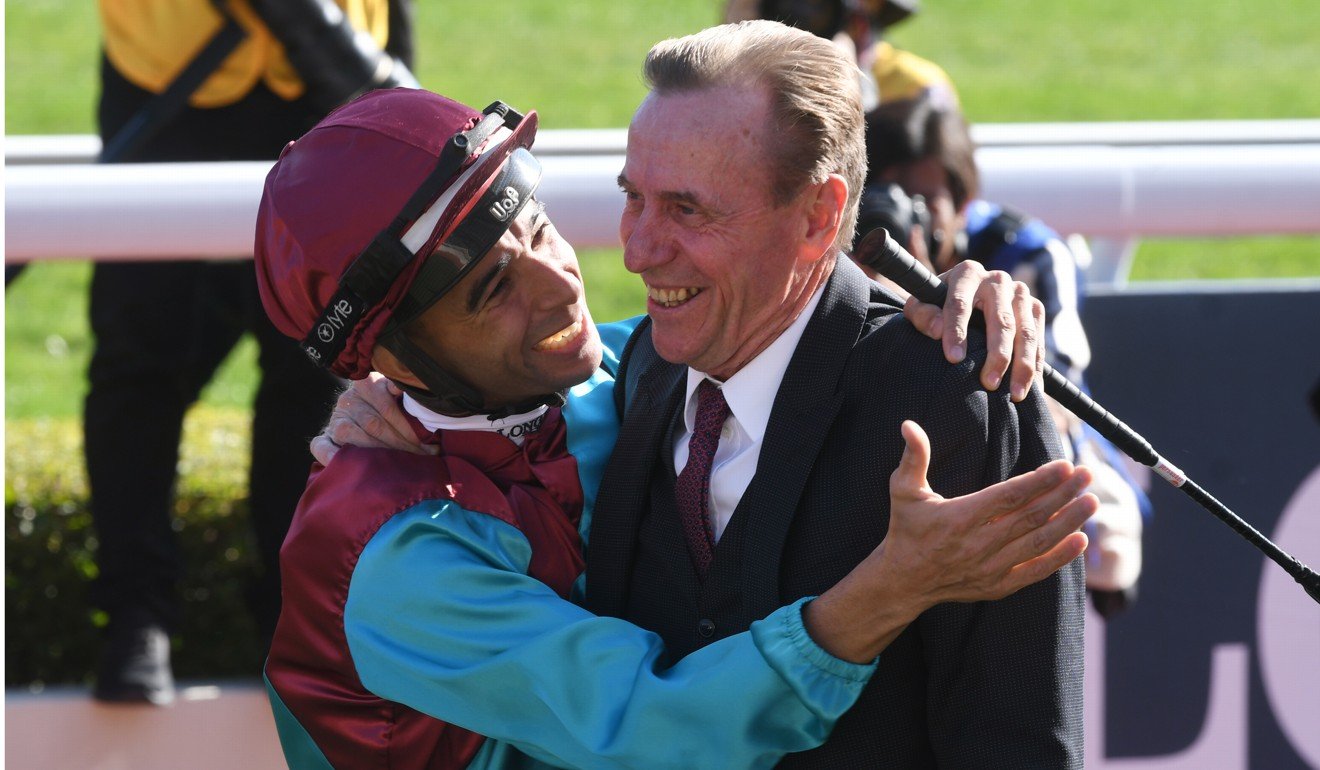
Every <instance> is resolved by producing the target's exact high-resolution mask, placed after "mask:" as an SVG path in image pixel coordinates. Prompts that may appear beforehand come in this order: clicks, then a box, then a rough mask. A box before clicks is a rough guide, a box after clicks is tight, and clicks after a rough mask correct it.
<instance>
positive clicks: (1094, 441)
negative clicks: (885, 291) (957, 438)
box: [857, 96, 1149, 616]
mask: <svg viewBox="0 0 1320 770" xmlns="http://www.w3.org/2000/svg"><path fill="white" fill-rule="evenodd" d="M866 146H867V161H868V164H869V171H868V176H867V181H866V186H865V187H864V188H863V192H862V199H861V211H860V214H859V217H858V225H857V232H858V235H859V238H860V236H861V235H864V234H865V233H867V232H869V231H870V230H872V229H874V228H876V227H884V228H886V229H887V230H889V231H890V233H891V234H892V235H893V236H894V238H895V239H897V240H898V241H899V242H900V243H902V244H904V245H906V246H907V247H908V250H909V251H911V252H912V254H913V255H914V256H916V257H917V258H918V259H920V260H921V261H923V262H925V263H926V265H927V266H928V267H931V268H932V269H933V270H934V271H935V272H943V271H945V270H948V269H949V268H950V267H952V266H953V265H955V264H957V263H959V262H962V261H964V260H968V259H970V260H975V261H977V262H980V263H981V264H983V265H984V266H985V267H986V268H987V269H990V270H1003V271H1005V272H1007V273H1009V274H1010V275H1012V276H1013V277H1014V278H1016V279H1017V280H1020V281H1022V282H1024V283H1026V284H1027V285H1028V286H1030V287H1031V293H1032V295H1033V296H1035V297H1036V298H1037V299H1039V300H1041V302H1042V303H1044V305H1045V339H1044V343H1045V351H1046V360H1047V361H1048V362H1049V364H1050V365H1051V366H1053V367H1054V368H1055V369H1057V370H1058V371H1059V372H1061V373H1062V374H1064V375H1065V376H1067V377H1068V379H1070V380H1072V381H1073V382H1075V383H1078V384H1079V385H1080V386H1082V387H1085V384H1084V379H1083V375H1084V373H1085V370H1086V366H1087V364H1088V363H1090V358H1091V350H1090V346H1089V345H1088V343H1087V340H1086V333H1085V331H1084V330H1083V328H1082V322H1081V317H1080V315H1079V302H1080V299H1081V289H1082V280H1081V274H1080V271H1079V270H1078V268H1077V264H1076V260H1075V259H1074V257H1073V254H1072V252H1071V251H1070V250H1069V249H1068V247H1067V245H1066V244H1064V242H1063V241H1062V239H1060V238H1059V236H1058V234H1057V233H1056V232H1055V231H1054V230H1052V229H1050V228H1049V227H1048V226H1046V225H1045V223H1043V222H1041V221H1040V220H1038V219H1034V218H1031V217H1027V216H1025V215H1023V214H1020V213H1018V212H1016V211H1013V210H1012V209H1009V208H1006V207H1003V206H1000V205H998V204H994V203H990V202H988V201H983V200H977V199H976V196H977V193H978V191H979V185H980V181H979V179H980V178H979V174H978V171H977V167H976V159H975V146H974V143H973V141H972V137H971V133H970V131H969V130H968V126H967V122H966V120H965V119H964V118H963V116H962V114H961V113H960V112H959V111H958V110H957V109H956V108H955V107H952V106H949V105H947V104H944V103H943V102H941V101H940V100H938V99H933V98H930V97H925V96H923V97H918V98H915V99H906V100H902V101H895V102H886V103H884V104H882V105H881V106H879V107H877V108H876V109H874V110H872V111H871V112H869V113H868V114H867V116H866ZM862 267H863V269H867V272H868V274H870V275H871V277H872V278H875V277H876V276H875V273H874V271H871V270H870V269H868V268H867V267H866V266H865V265H862ZM1049 403H1050V407H1051V412H1052V414H1053V416H1054V419H1055V423H1056V425H1057V426H1058V428H1059V432H1060V435H1061V436H1063V437H1065V438H1066V439H1067V440H1066V441H1065V442H1064V444H1065V447H1066V448H1067V449H1069V450H1071V454H1072V459H1074V460H1076V461H1077V462H1079V463H1082V464H1085V465H1086V466H1088V467H1090V468H1091V469H1092V470H1093V471H1094V472H1095V476H1096V480H1095V483H1094V485H1093V486H1092V487H1091V490H1090V491H1092V492H1093V493H1095V494H1096V495H1097V496H1098V497H1099V498H1100V500H1101V508H1100V512H1099V513H1097V514H1096V515H1095V516H1094V517H1092V519H1091V520H1090V522H1088V525H1087V532H1088V534H1089V535H1090V536H1091V543H1092V545H1091V547H1090V548H1089V549H1088V550H1087V588H1088V589H1089V592H1090V593H1091V596H1092V600H1093V603H1094V604H1095V606H1096V608H1097V610H1099V611H1100V612H1101V614H1103V615H1106V616H1108V615H1110V614H1113V613H1115V612H1118V611H1120V610H1121V609H1122V608H1123V607H1125V606H1126V605H1127V604H1128V603H1130V602H1131V601H1132V599H1133V598H1135V590H1136V580H1137V577H1138V576H1139V574H1140V572H1141V530H1142V517H1143V515H1148V508H1149V501H1148V500H1147V499H1146V496H1145V493H1144V492H1143V491H1142V490H1141V489H1140V487H1139V486H1137V485H1136V484H1135V483H1134V482H1133V481H1132V480H1131V478H1130V477H1128V476H1127V474H1126V471H1125V470H1124V469H1123V464H1122V459H1121V457H1120V456H1119V453H1118V451H1117V450H1116V449H1115V448H1114V447H1113V445H1111V444H1110V443H1109V442H1108V441H1106V440H1105V439H1104V438H1102V437H1101V436H1099V435H1098V434H1096V433H1095V432H1094V431H1093V430H1092V429H1090V428H1089V427H1088V426H1086V425H1085V423H1083V422H1081V420H1079V419H1077V418H1076V417H1075V416H1074V415H1072V414H1071V413H1069V412H1068V411H1066V410H1065V409H1063V408H1062V407H1060V406H1059V405H1058V404H1056V403H1055V402H1054V401H1053V400H1050V402H1049Z"/></svg>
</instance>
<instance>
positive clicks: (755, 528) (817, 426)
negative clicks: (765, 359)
mask: <svg viewBox="0 0 1320 770" xmlns="http://www.w3.org/2000/svg"><path fill="white" fill-rule="evenodd" d="M869 288H870V282H869V281H868V280H867V279H866V276H865V275H863V274H862V272H861V270H859V269H858V268H857V267H856V266H854V265H853V264H852V262H851V261H850V260H849V259H847V258H845V257H840V258H839V260H838V264H837V265H836V266H835V269H834V273H833V275H832V276H831V277H830V280H829V282H828V283H827V284H826V286H825V292H824V294H823V295H822V296H821V300H820V303H819V304H818V305H817V307H816V312H815V314H814V315H813V316H812V318H811V321H810V322H808V324H807V328H806V331H805V332H804V333H803V335H802V340H801V342H799V343H798V346H797V349H796V350H795V351H794V352H793V358H792V359H791V360H790V362H789V365H788V369H787V370H786V371H785V372H784V380H783V382H782V383H781V384H780V386H779V391H778V393H777V394H776V396H775V402H774V406H773V407H772V408H771V412H770V421H769V423H768V424H767V426H766V433H765V440H764V442H763V443H762V445H761V455H760V458H759V460H758V461H757V466H756V476H755V477H753V478H752V482H751V484H750V485H749V486H748V487H747V491H746V492H745V493H744V494H743V498H742V501H741V502H740V503H739V505H738V509H737V511H736V513H735V515H736V516H745V517H749V518H748V520H747V521H746V522H745V524H746V532H747V540H746V542H747V545H746V549H745V550H744V557H743V601H744V602H745V604H746V607H747V609H748V611H749V612H750V613H751V617H764V616H765V615H767V614H769V613H770V612H773V611H774V610H775V609H777V608H778V607H779V606H780V605H781V604H783V602H782V601H781V597H780V595H779V564H780V557H781V555H782V553H783V550H784V543H785V541H786V540H787V538H788V531H789V528H790V526H791V525H792V523H793V517H794V515H795V514H796V512H797V509H798V506H799V501H800V500H801V497H802V490H803V489H804V488H805V486H806V483H807V478H808V476H810V474H811V469H812V467H813V465H814V464H815V461H816V458H817V456H818V455H819V454H820V451H821V447H822V445H823V444H824V443H825V437H826V436H827V435H828V434H829V431H830V428H831V426H832V425H833V424H834V419H835V416H836V415H837V414H838V412H839V407H840V406H841V405H842V403H843V394H842V392H841V391H840V389H839V387H838V380H839V376H840V375H841V374H842V372H843V368H844V365H845V364H846V363H847V361H848V357H849V355H850V354H851V352H852V348H853V345H854V344H856V342H857V339H858V337H859V336H860V334H861V330H862V324H863V323H864V322H865V320H866V313H867V303H868V297H869Z"/></svg>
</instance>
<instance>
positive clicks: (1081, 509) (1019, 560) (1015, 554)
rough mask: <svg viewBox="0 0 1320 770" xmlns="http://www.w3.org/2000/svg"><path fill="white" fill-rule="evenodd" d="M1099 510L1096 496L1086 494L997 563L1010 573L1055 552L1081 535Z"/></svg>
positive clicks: (1006, 551) (1005, 550)
mask: <svg viewBox="0 0 1320 770" xmlns="http://www.w3.org/2000/svg"><path fill="white" fill-rule="evenodd" d="M1099 507H1100V501H1099V499H1098V498H1096V496H1095V495H1092V494H1085V495H1082V496H1081V497H1078V498H1077V499H1075V500H1073V501H1071V502H1069V503H1068V504H1067V505H1065V506H1063V508H1061V509H1060V510H1059V512H1058V514H1056V515H1055V516H1054V517H1053V518H1051V519H1050V520H1049V521H1047V522H1046V523H1045V524H1043V525H1041V526H1040V527H1038V528H1036V529H1033V530H1031V531H1030V532H1027V533H1026V534H1024V535H1022V536H1021V537H1019V538H1017V539H1016V540H1014V541H1012V542H1011V543H1009V544H1008V545H1006V546H1004V548H1003V550H1001V551H1000V553H999V556H998V558H997V559H996V561H997V562H998V563H999V564H1000V565H1001V566H1002V567H1003V568H1004V569H1007V570H1010V571H1011V570H1012V569H1013V568H1015V567H1014V565H1019V564H1025V563H1027V562H1029V561H1032V560H1033V559H1036V558H1039V557H1040V556H1042V555H1044V554H1047V553H1050V552H1052V551H1053V550H1054V549H1055V548H1056V547H1057V546H1058V545H1059V544H1060V543H1062V542H1064V541H1065V540H1067V539H1068V538H1069V537H1070V536H1071V535H1073V534H1074V533H1076V532H1078V531H1079V530H1080V529H1081V528H1082V525H1083V524H1085V523H1086V520H1087V519H1089V518H1090V517H1091V516H1092V515H1094V514H1095V512H1096V511H1097V510H1098V509H1099Z"/></svg>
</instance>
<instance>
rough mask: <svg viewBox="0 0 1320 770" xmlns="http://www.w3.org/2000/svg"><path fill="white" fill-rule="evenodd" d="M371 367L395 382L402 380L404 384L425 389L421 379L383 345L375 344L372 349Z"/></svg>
mask: <svg viewBox="0 0 1320 770" xmlns="http://www.w3.org/2000/svg"><path fill="white" fill-rule="evenodd" d="M371 368H372V369H375V370H376V371H378V372H380V373H381V374H383V375H385V376H386V377H389V378H390V379H391V380H394V381H395V382H402V383H404V384H405V385H412V386H413V387H415V388H422V389H423V390H425V389H426V386H425V385H423V384H422V381H421V380H419V379H417V377H416V376H415V375H414V374H413V373H412V370H411V369H409V368H408V367H407V366H404V364H403V362H402V361H400V360H399V359H398V358H397V357H395V355H394V354H393V353H391V352H390V351H389V350H387V349H386V348H385V347H384V346H383V345H377V346H376V347H375V348H373V349H372V351H371Z"/></svg>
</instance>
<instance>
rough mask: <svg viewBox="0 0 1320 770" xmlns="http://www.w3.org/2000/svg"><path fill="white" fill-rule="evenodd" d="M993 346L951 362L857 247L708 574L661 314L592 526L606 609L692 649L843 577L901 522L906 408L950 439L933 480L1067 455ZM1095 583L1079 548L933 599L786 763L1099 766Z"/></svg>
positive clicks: (1018, 468) (996, 473) (632, 375)
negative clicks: (1003, 591)
mask: <svg viewBox="0 0 1320 770" xmlns="http://www.w3.org/2000/svg"><path fill="white" fill-rule="evenodd" d="M984 357H985V351H984V346H983V345H981V346H977V345H975V344H974V345H973V349H972V351H971V353H970V354H969V356H968V360H967V361H964V362H963V363H962V364H960V365H957V366H954V365H950V364H948V363H947V362H946V361H945V360H944V358H943V355H942V353H941V351H940V346H939V343H938V342H936V341H934V340H930V339H928V338H926V337H924V336H923V335H921V334H920V333H918V332H917V331H916V330H915V329H913V328H912V327H911V326H910V325H909V324H908V323H907V321H906V320H905V319H903V317H902V315H901V314H900V313H899V308H898V305H897V301H896V300H895V299H894V298H893V297H892V295H890V294H888V293H887V292H885V291H884V290H883V289H880V288H878V287H877V286H876V285H875V284H873V283H872V282H870V281H868V280H867V279H866V278H865V276H864V275H862V273H861V272H860V271H859V270H858V269H857V268H856V267H855V266H853V265H852V263H851V262H850V261H848V260H846V259H842V258H841V259H840V260H839V264H838V265H837V266H836V268H835V270H834V274H833V276H832V277H831V278H830V280H829V282H828V284H827V286H826V288H825V291H824V294H823V296H822V298H821V301H820V303H819V305H818V307H817V309H816V312H815V314H814V316H813V317H812V319H811V321H810V322H809V325H808V326H807V329H806V332H805V334H804V335H803V338H802V341H801V342H800V343H799V345H798V347H797V350H796V351H795V353H794V355H793V358H792V361H791V363H790V364H789V367H788V370H787V372H786V373H785V376H784V379H783V382H782V384H781V385H780V387H779V390H778V393H777V395H776V397H775V402H774V407H773V411H772V413H771V418H770V423H769V426H768V429H767V432H766V436H765V440H764V445H763V447H762V450H761V455H760V459H759V463H758V466H757V472H756V476H755V478H754V479H753V480H752V482H751V484H750V486H749V487H748V489H747V492H746V493H745V494H744V496H743V498H742V501H741V503H740V504H739V506H738V508H737V509H736V511H735V512H734V515H733V518H732V519H731V521H730V523H729V526H728V529H726V531H725V534H724V536H723V537H722V538H721V540H720V542H719V544H718V546H717V548H716V551H715V560H714V562H713V564H712V566H711V573H710V576H709V577H708V579H707V580H706V581H705V582H704V583H702V582H700V581H698V580H697V578H696V576H695V572H694V570H693V569H692V566H691V562H690V559H689V558H688V557H687V551H686V548H685V546H684V544H683V541H682V535H681V531H680V530H679V528H678V526H677V513H676V511H675V510H673V509H672V503H670V502H667V501H669V500H672V495H668V496H667V489H666V485H667V484H669V483H672V478H673V462H672V455H671V454H670V450H671V448H672V438H671V430H672V427H673V424H674V420H675V415H676V414H677V410H678V408H679V405H680V404H681V398H682V386H683V381H684V379H683V375H684V373H685V372H686V368H685V367H683V366H678V365H674V364H670V363H668V362H665V361H663V360H662V359H660V358H659V357H658V356H657V355H656V353H655V350H654V348H653V347H652V345H651V342H650V334H649V325H644V326H643V328H642V329H640V330H639V333H638V334H637V335H635V337H634V339H633V340H632V342H631V343H630V346H629V349H628V351H627V352H626V353H625V357H624V367H625V369H624V375H623V376H622V377H621V381H620V384H621V386H622V387H623V388H625V391H624V394H625V396H624V399H625V400H624V407H625V409H626V412H625V416H624V421H623V425H622V429H621V432H620V435H619V441H618V445H617V447H616V449H615V452H614V456H613V457H612V458H611V461H610V465H609V467H608V469H607V471H606V474H605V477H604V480H603V482H602V484H601V488H600V496H599V498H598V502H597V505H596V516H595V520H594V522H593V525H592V530H591V538H590V546H589V549H588V559H587V574H588V586H587V603H588V606H589V607H590V608H591V609H592V610H593V611H595V612H597V613H599V614H603V615H614V616H618V617H623V618H626V619H628V620H630V621H632V622H635V623H637V624H639V625H641V626H643V627H646V628H650V629H651V630H653V631H655V632H656V633H658V634H660V635H661V636H662V637H663V638H664V639H665V642H666V645H667V647H669V649H670V650H671V651H672V653H673V654H674V656H675V657H677V656H681V655H683V654H686V653H687V652H690V651H691V650H693V649H696V648H697V647H700V646H702V645H704V644H708V643H710V642H712V641H714V640H716V639H719V638H722V637H725V636H728V635H730V634H733V633H737V632H740V631H743V630H746V628H747V626H748V624H750V623H751V622H753V621H755V620H757V619H759V618H761V617H764V616H765V615H766V614H768V613H769V612H771V611H773V610H774V609H776V608H777V607H779V606H781V605H783V604H786V603H789V602H791V601H794V600H796V599H798V598H801V597H803V596H813V595H819V594H820V593H823V592H824V591H825V590H827V589H828V588H829V587H830V586H832V585H833V584H834V583H835V582H837V581H838V580H839V579H840V578H842V577H843V576H844V575H845V574H846V573H847V572H848V571H849V570H850V569H851V568H852V567H853V566H854V565H855V564H857V562H859V561H860V560H861V559H863V558H864V557H865V556H866V555H867V554H868V553H870V551H871V550H872V549H873V548H874V547H875V546H876V545H877V544H878V543H879V542H880V540H881V539H883V537H884V535H885V531H886V528H887V525H888V519H889V503H888V501H889V495H888V483H889V474H890V473H891V472H892V471H893V469H894V468H895V467H897V465H898V461H899V458H900V456H901V455H902V451H903V440H902V437H901V435H900V433H899V425H900V424H901V422H902V420H904V419H913V420H916V421H917V422H918V423H919V424H920V425H921V426H922V427H923V428H925V430H926V432H927V434H928V435H929V436H930V439H931V446H932V451H933V456H932V463H931V470H930V474H929V480H930V483H931V486H932V488H933V489H934V490H935V491H937V492H939V493H940V494H943V495H945V496H954V495H962V494H966V493H969V492H972V491H975V490H977V489H980V488H982V487H984V486H986V485H988V484H991V483H994V482H997V481H1000V480H1003V479H1005V478H1009V477H1011V476H1014V475H1017V474H1019V473H1022V472H1025V471H1027V470H1030V469H1031V468H1034V467H1037V466H1039V465H1040V464H1042V463H1044V462H1046V461H1048V460H1050V459H1052V458H1054V457H1057V456H1058V455H1059V443H1058V438H1057V435H1056V434H1055V432H1054V428H1053V424H1052V422H1051V421H1050V418H1049V415H1048V414H1047V412H1046V409H1045V405H1044V403H1043V396H1042V395H1041V394H1040V392H1039V390H1038V389H1037V390H1036V391H1035V392H1033V393H1032V394H1031V395H1030V396H1029V397H1028V398H1027V399H1026V400H1025V401H1024V402H1023V403H1022V404H1018V405H1015V404H1013V403H1012V402H1011V401H1010V400H1009V399H1008V397H1007V393H1006V392H1001V393H987V392H985V391H984V390H982V388H981V387H980V385H979V383H978V380H977V374H976V373H977V371H978V370H979V367H980V364H981V362H982V361H983V360H984ZM1001 390H1002V391H1007V388H1003V389H1001ZM744 555H746V558H744ZM1084 582H1085V581H1084V574H1083V568H1082V564H1081V562H1080V560H1078V561H1077V562H1075V563H1073V564H1071V565H1069V566H1068V567H1066V568H1064V569H1063V570H1062V571H1060V572H1059V573H1058V574H1057V575H1055V576H1054V577H1052V578H1050V579H1048V580H1045V581H1043V582H1041V583H1039V584H1036V585H1033V586H1030V587H1028V588H1026V589H1023V590H1022V591H1019V592H1018V593H1016V594H1014V595H1013V596H1011V597H1008V598H1007V599H1004V600H1001V601H997V602H982V603H977V604H946V605H941V606H938V607H935V608H932V609H931V610H929V611H927V612H926V613H924V614H923V615H922V616H921V617H920V618H918V619H917V621H916V622H914V623H913V624H912V625H911V626H909V628H908V629H907V630H906V631H905V632H904V633H903V634H901V635H900V636H899V638H898V639H897V640H896V641H895V642H894V643H893V644H892V645H891V646H890V647H889V648H888V649H887V650H886V651H885V652H884V653H883V654H882V655H881V656H880V660H879V666H878V669H877V671H876V673H875V675H874V677H873V678H872V680H871V682H870V684H869V685H868V686H867V688H866V691H865V692H864V693H863V695H862V697H861V698H860V699H859V700H858V702H857V705H856V706H855V707H854V708H853V709H852V710H851V711H850V712H849V713H848V714H847V715H845V716H844V718H843V719H841V720H840V721H839V723H838V725H837V727H836V728H835V731H834V733H833V734H832V736H831V737H830V739H829V740H828V741H827V742H826V744H825V745H824V746H822V747H821V748H819V749H816V750H814V751H810V752H805V753H802V754H796V755H791V756H789V757H787V758H785V760H784V762H783V763H782V766H786V767H799V766H800V767H821V768H838V767H899V768H909V767H935V766H939V767H967V768H991V767H1031V768H1039V767H1080V766H1081V765H1082V719H1081V703H1082V599H1083V595H1084ZM730 696H731V697H736V693H731V694H730Z"/></svg>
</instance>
